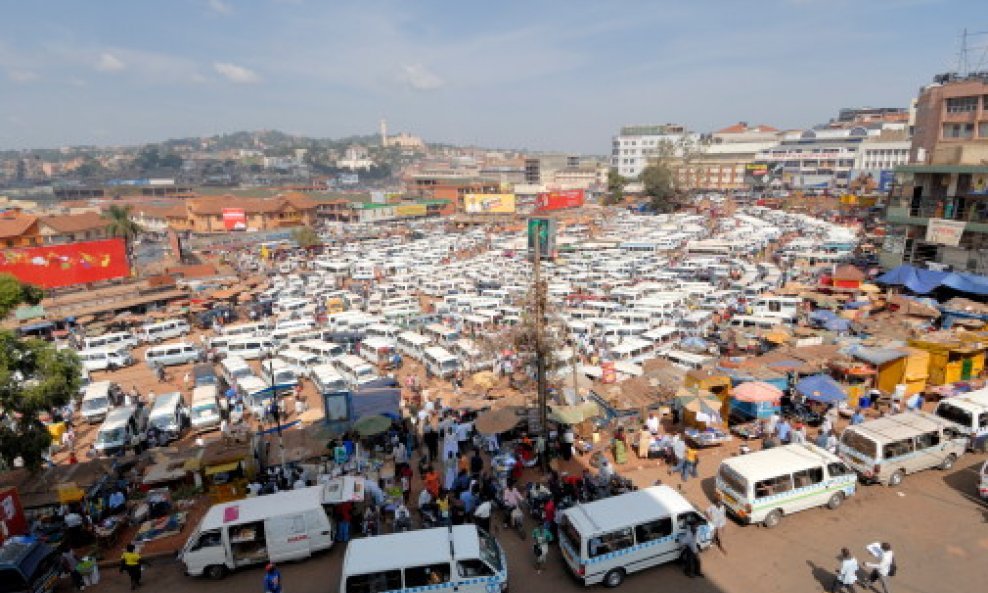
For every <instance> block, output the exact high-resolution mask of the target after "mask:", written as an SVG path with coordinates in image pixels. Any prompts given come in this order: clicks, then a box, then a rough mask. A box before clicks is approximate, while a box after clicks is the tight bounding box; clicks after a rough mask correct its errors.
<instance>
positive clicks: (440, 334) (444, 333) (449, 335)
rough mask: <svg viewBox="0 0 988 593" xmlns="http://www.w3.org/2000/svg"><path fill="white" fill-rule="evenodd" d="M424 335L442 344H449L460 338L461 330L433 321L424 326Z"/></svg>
mask: <svg viewBox="0 0 988 593" xmlns="http://www.w3.org/2000/svg"><path fill="white" fill-rule="evenodd" d="M422 335H423V336H425V337H426V338H429V340H431V341H432V342H435V343H436V344H439V345H440V346H449V345H450V344H452V343H453V342H455V341H457V340H459V339H460V332H458V331H456V330H455V329H453V328H451V327H448V326H445V325H442V324H440V323H431V324H429V325H427V326H425V327H423V328H422Z"/></svg>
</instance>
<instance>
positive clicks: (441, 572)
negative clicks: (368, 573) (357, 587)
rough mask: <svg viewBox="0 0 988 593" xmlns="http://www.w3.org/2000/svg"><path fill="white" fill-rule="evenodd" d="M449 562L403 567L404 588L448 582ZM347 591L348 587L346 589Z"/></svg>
mask: <svg viewBox="0 0 988 593" xmlns="http://www.w3.org/2000/svg"><path fill="white" fill-rule="evenodd" d="M449 577H450V574H449V564H429V565H426V566H415V567H412V568H406V569H405V588H406V589H410V588H412V587H428V586H429V585H441V584H443V583H448V582H449ZM347 590H348V591H349V589H347Z"/></svg>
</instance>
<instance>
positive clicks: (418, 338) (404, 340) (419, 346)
mask: <svg viewBox="0 0 988 593" xmlns="http://www.w3.org/2000/svg"><path fill="white" fill-rule="evenodd" d="M430 344H432V340H430V339H429V338H427V337H425V336H423V335H420V334H417V333H415V332H401V333H400V334H398V351H399V352H401V353H402V354H404V355H405V356H408V357H411V358H414V359H415V360H422V356H423V355H424V354H425V349H426V348H428V347H429V345H430Z"/></svg>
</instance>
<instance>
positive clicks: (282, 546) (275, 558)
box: [264, 513, 311, 562]
mask: <svg viewBox="0 0 988 593" xmlns="http://www.w3.org/2000/svg"><path fill="white" fill-rule="evenodd" d="M264 533H265V536H266V540H267V545H268V559H270V560H271V562H283V561H286V560H299V559H302V558H307V557H309V555H310V554H311V552H310V551H309V534H308V532H307V531H306V529H305V517H304V516H303V515H302V514H301V513H299V514H297V515H281V516H278V517H271V518H270V519H268V520H266V521H265V522H264Z"/></svg>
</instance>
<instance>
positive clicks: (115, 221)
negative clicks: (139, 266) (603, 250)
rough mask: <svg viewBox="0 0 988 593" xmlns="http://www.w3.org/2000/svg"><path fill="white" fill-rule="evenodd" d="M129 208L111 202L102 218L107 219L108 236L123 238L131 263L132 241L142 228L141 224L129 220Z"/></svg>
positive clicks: (132, 255) (132, 258)
mask: <svg viewBox="0 0 988 593" xmlns="http://www.w3.org/2000/svg"><path fill="white" fill-rule="evenodd" d="M130 210H131V208H130V206H118V205H116V204H112V205H111V206H110V208H109V209H108V210H107V211H106V212H104V213H103V218H105V219H106V220H107V223H106V230H107V231H108V232H109V233H110V236H111V237H122V238H123V240H124V243H125V244H126V245H127V259H129V260H130V261H131V263H133V261H134V254H133V241H134V239H135V238H136V237H137V235H139V234H140V233H142V232H143V231H144V229H142V228H141V225H139V224H137V223H136V222H134V221H133V220H131V218H130Z"/></svg>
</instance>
